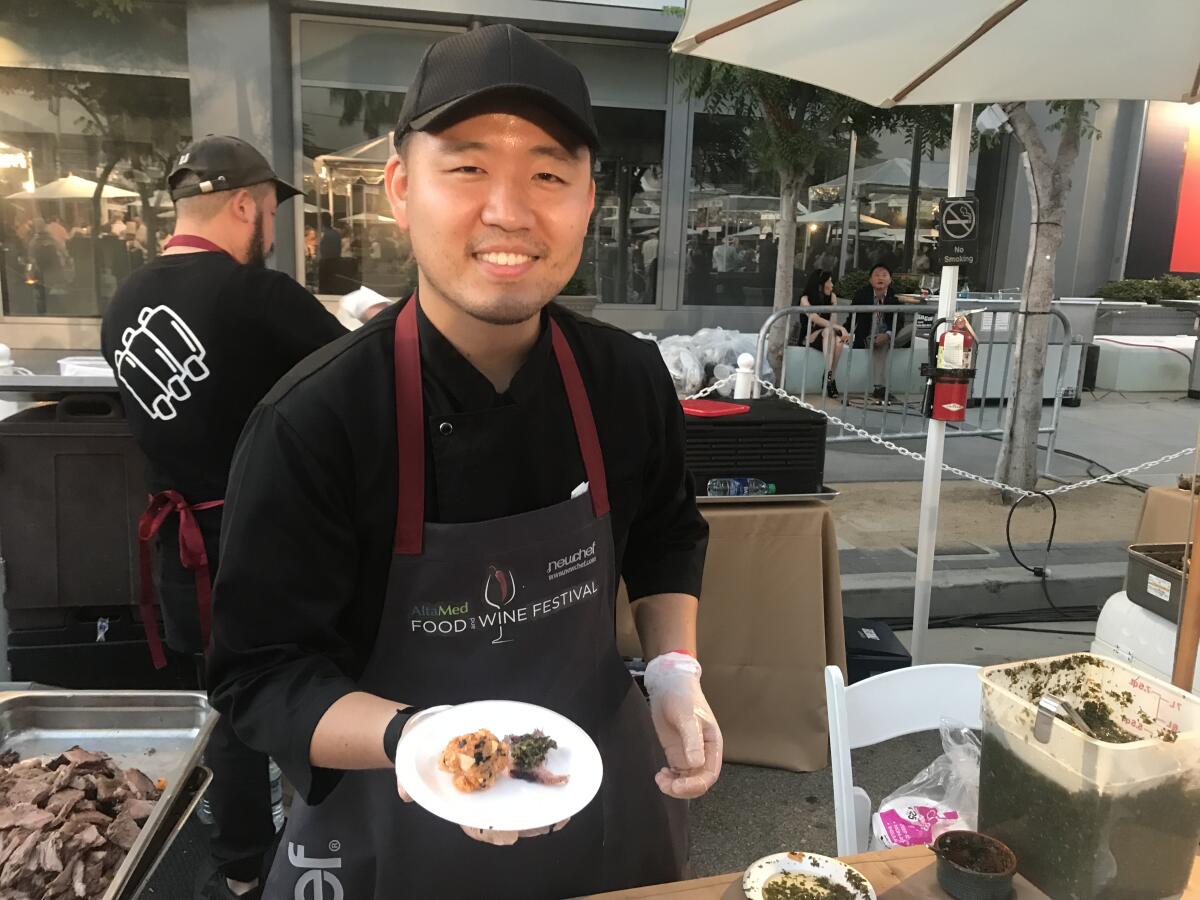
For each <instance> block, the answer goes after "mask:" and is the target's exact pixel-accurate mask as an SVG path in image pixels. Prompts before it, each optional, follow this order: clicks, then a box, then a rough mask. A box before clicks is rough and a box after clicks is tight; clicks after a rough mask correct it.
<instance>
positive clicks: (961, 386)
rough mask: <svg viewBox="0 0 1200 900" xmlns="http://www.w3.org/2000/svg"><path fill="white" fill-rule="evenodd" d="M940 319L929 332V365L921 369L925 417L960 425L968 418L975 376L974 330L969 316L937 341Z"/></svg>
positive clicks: (959, 319)
mask: <svg viewBox="0 0 1200 900" xmlns="http://www.w3.org/2000/svg"><path fill="white" fill-rule="evenodd" d="M945 322H946V319H938V320H937V321H936V322H934V323H933V328H932V330H931V331H930V336H931V339H930V341H929V362H928V363H927V364H924V365H922V366H921V374H922V375H924V376H925V378H926V382H925V409H924V412H925V416H926V418H930V419H937V420H938V421H940V422H961V421H963V420H964V419H965V418H966V417H967V400H968V397H967V395H968V392H969V391H970V387H971V379H972V378H974V377H975V368H974V366H973V361H974V357H975V329H973V328H972V327H971V323H970V322H968V321H967V318H966V316H957V317H956V318H955V319H954V324H952V325H951V326H950V327H949V328H948V329H947V330H946V331H944V332H942V335H941V337H939V338H938V339H937V340H936V341H935V340H933V339H932V335H935V334H937V329H938V326H939V325H942V324H944V323H945Z"/></svg>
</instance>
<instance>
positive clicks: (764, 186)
mask: <svg viewBox="0 0 1200 900" xmlns="http://www.w3.org/2000/svg"><path fill="white" fill-rule="evenodd" d="M754 126H755V123H754V121H753V120H751V119H747V118H744V117H740V116H733V115H724V114H720V113H697V114H696V116H695V120H694V132H693V140H692V164H691V181H690V186H689V194H688V211H687V254H686V259H685V276H684V303H686V304H690V305H699V306H770V305H771V304H772V303H773V302H774V298H775V271H776V267H777V263H778V257H779V251H778V245H779V241H778V237H777V228H778V222H779V218H780V211H779V176H778V175H777V174H776V173H775V171H774V170H773V169H771V168H768V167H766V166H765V165H763V164H761V162H760V161H759V157H760V155H761V154H760V153H759V152H757V150H756V138H755V131H756V129H755V127H754ZM845 168H846V149H845V147H844V146H838V144H837V143H836V142H835V143H833V144H831V146H830V147H829V149H828V151H827V152H825V153H823V154H822V155H821V156H820V158H819V159H818V160H817V162H816V169H815V172H814V178H815V179H816V180H818V181H821V180H824V179H825V178H826V177H829V176H832V175H833V174H835V173H836V172H837V171H838V170H839V169H840V170H841V171H842V172H844V171H845ZM809 212H810V210H809V207H808V205H807V204H806V203H805V202H804V201H803V200H802V201H801V202H800V203H799V204H798V205H797V208H796V213H797V217H798V219H799V220H800V221H799V223H798V224H797V231H796V267H797V269H798V272H797V276H796V278H795V281H796V283H797V286H798V287H803V284H804V281H803V277H802V275H803V271H804V265H805V262H804V260H805V259H806V258H808V259H810V260H811V259H814V258H816V257H817V256H819V255H821V254H823V253H827V252H828V249H829V248H831V247H832V248H834V252H837V247H836V246H835V245H836V241H837V240H840V228H841V223H840V219H839V222H838V225H837V228H836V229H832V230H831V229H826V230H821V229H817V228H812V224H813V223H811V222H809V221H806V217H807V215H808V214H809ZM825 215H826V216H827V217H828V216H830V215H831V214H830V213H826V214H825ZM834 231H836V232H837V233H836V234H835V233H834ZM835 263H836V260H835Z"/></svg>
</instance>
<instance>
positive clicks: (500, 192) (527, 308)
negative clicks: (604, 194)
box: [386, 97, 596, 325]
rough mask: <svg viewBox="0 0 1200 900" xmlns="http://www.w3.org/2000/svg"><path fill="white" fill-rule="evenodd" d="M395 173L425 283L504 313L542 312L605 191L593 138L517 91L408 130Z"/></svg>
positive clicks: (572, 266)
mask: <svg viewBox="0 0 1200 900" xmlns="http://www.w3.org/2000/svg"><path fill="white" fill-rule="evenodd" d="M386 184H387V192H388V199H389V201H390V203H391V206H392V211H393V213H394V214H395V217H396V221H397V224H398V225H399V227H400V228H401V229H403V230H405V231H407V232H408V234H409V236H410V237H411V239H412V246H413V254H414V256H415V257H416V260H417V265H418V267H419V268H420V271H421V275H422V277H423V283H424V284H425V285H426V286H427V288H428V289H432V290H434V291H436V292H437V293H438V294H439V295H441V296H442V297H443V298H445V299H446V300H447V301H448V302H450V303H451V304H453V305H454V306H456V307H458V308H459V309H461V310H463V311H464V312H466V313H467V314H469V315H471V316H473V317H474V318H476V319H479V320H481V321H484V322H489V323H492V324H498V325H509V324H516V323H518V322H524V321H527V320H528V319H529V318H531V317H532V316H534V315H537V314H538V313H539V312H540V311H541V309H542V307H543V306H545V305H546V303H548V302H549V301H550V300H552V299H553V298H554V297H555V296H557V295H558V293H559V292H560V291H561V290H562V288H563V287H564V286H565V285H566V283H567V281H569V280H570V278H571V277H572V276H573V275H574V274H575V270H576V269H577V268H578V266H579V259H580V256H581V255H582V252H583V240H584V237H585V235H586V234H587V228H588V220H589V218H590V216H591V213H592V207H593V204H594V202H595V196H596V186H595V182H594V181H593V180H592V168H591V155H590V154H589V152H588V149H587V147H586V145H583V144H581V143H580V142H579V141H578V140H577V139H575V138H574V136H573V135H572V134H571V133H570V132H568V131H567V130H566V129H565V128H564V127H563V126H562V125H561V123H559V121H558V120H557V119H556V118H554V117H553V116H552V115H551V114H549V113H548V112H546V111H544V110H542V109H541V108H540V107H538V106H536V105H534V104H532V103H528V102H526V101H515V100H514V99H513V98H511V97H510V98H494V99H493V100H491V101H488V102H487V103H485V104H483V105H481V106H479V107H477V108H476V109H474V110H473V111H472V114H470V115H467V116H465V117H464V118H461V119H459V120H458V121H456V122H455V123H454V124H452V125H450V126H448V127H446V128H443V129H441V130H439V131H437V132H435V133H434V132H416V133H413V134H411V135H409V136H408V138H407V139H406V141H405V146H404V152H403V154H402V156H401V157H393V158H392V160H391V161H390V162H389V163H388V168H387V174H386Z"/></svg>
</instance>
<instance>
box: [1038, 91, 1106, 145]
mask: <svg viewBox="0 0 1200 900" xmlns="http://www.w3.org/2000/svg"><path fill="white" fill-rule="evenodd" d="M1046 106H1047V107H1048V108H1049V109H1050V111H1051V112H1054V113H1057V114H1058V118H1056V119H1055V120H1054V121H1053V122H1051V123H1050V124H1049V125H1047V126H1046V130H1047V131H1073V130H1074V129H1078V130H1079V136H1080V137H1081V138H1083V139H1084V140H1088V141H1090V140H1092V139H1093V138H1099V137H1100V136H1101V135H1100V129H1099V128H1097V127H1096V126H1095V124H1094V123H1093V122H1092V111H1093V110H1096V109H1099V108H1100V104H1099V103H1097V102H1096V101H1095V100H1051V101H1050V102H1048V103H1047V104H1046Z"/></svg>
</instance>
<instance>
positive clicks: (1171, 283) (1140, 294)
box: [1096, 275, 1200, 303]
mask: <svg viewBox="0 0 1200 900" xmlns="http://www.w3.org/2000/svg"><path fill="white" fill-rule="evenodd" d="M1096 296H1098V297H1103V298H1104V299H1105V300H1133V301H1141V302H1144V303H1155V302H1157V301H1159V300H1191V299H1192V298H1194V297H1200V280H1198V279H1194V278H1180V277H1179V276H1178V275H1163V276H1162V277H1160V278H1124V279H1122V280H1120V281H1110V282H1108V283H1107V284H1102V285H1101V286H1100V287H1099V288H1098V289H1097V291H1096Z"/></svg>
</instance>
